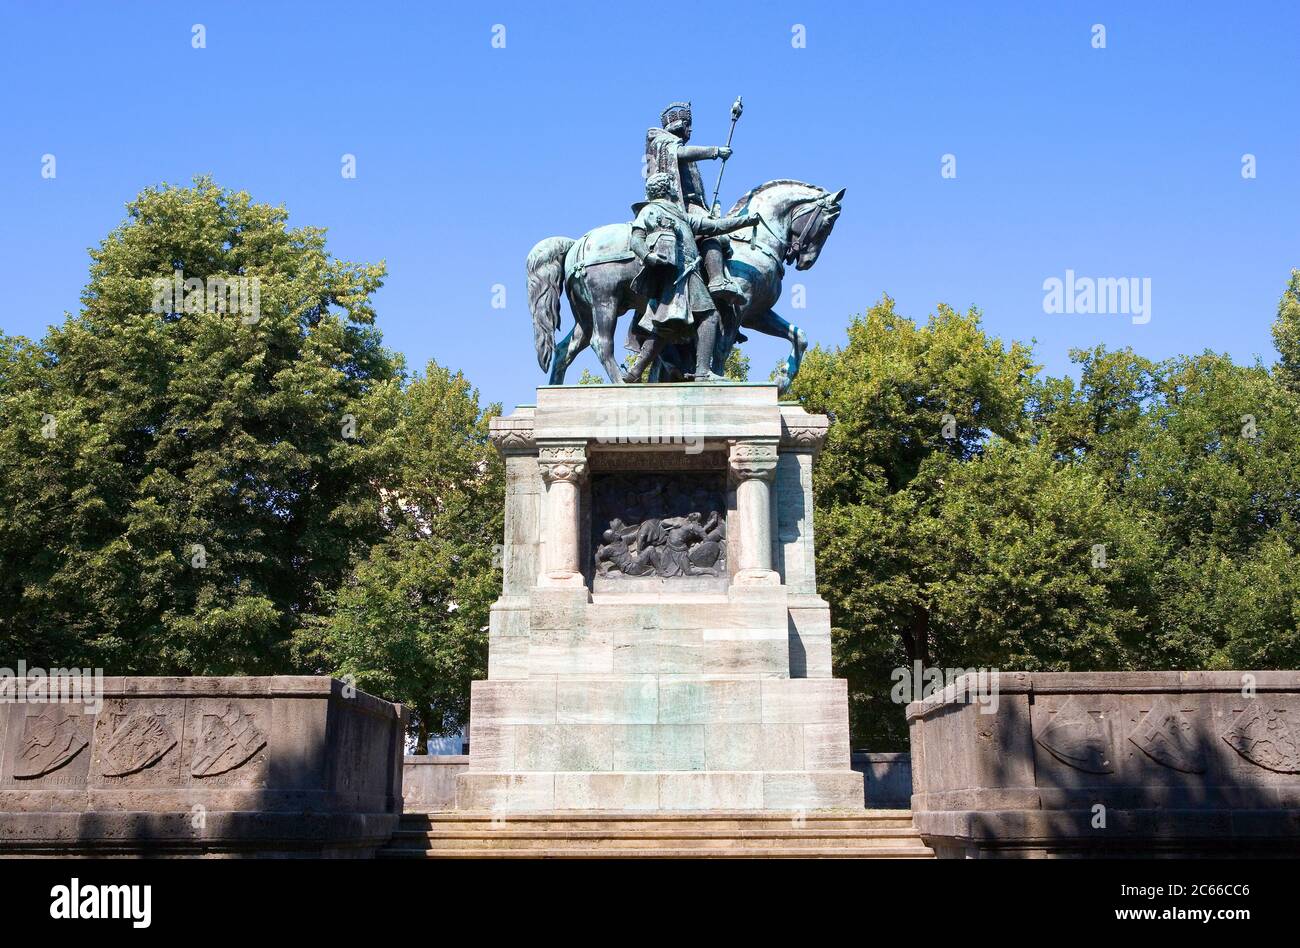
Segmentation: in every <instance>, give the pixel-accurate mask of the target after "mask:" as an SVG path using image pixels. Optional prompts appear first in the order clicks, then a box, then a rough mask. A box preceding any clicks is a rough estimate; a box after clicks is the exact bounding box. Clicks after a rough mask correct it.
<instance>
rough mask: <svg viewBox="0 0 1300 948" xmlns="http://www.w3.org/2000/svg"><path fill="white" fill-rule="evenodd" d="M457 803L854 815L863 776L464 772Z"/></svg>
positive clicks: (501, 808) (496, 808) (508, 809)
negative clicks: (841, 812) (844, 812)
mask: <svg viewBox="0 0 1300 948" xmlns="http://www.w3.org/2000/svg"><path fill="white" fill-rule="evenodd" d="M456 804H457V807H458V808H459V809H473V810H491V811H493V812H498V813H512V812H531V811H549V810H611V811H628V810H780V811H783V812H791V811H800V810H839V809H851V808H854V807H856V808H859V809H860V808H861V807H862V778H861V776H860V775H858V774H856V773H854V772H852V771H848V772H845V771H840V770H836V771H806V770H800V771H766V772H761V771H744V770H730V771H729V770H707V771H698V772H691V771H661V772H658V773H644V772H636V773H633V772H611V773H576V772H572V771H570V772H554V773H527V774H521V773H468V774H462V775H461V776H460V785H459V788H458V790H457V797H456Z"/></svg>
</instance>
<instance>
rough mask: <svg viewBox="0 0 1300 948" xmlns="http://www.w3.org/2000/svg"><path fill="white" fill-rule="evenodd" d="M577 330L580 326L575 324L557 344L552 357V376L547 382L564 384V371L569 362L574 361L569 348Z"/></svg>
mask: <svg viewBox="0 0 1300 948" xmlns="http://www.w3.org/2000/svg"><path fill="white" fill-rule="evenodd" d="M577 331H578V327H577V325H575V326H574V327H573V328H572V329H570V330H569V334H568V335H567V336H565V337H564V338H563V339H561V340H560V342H559V343H557V344H556V346H555V355H553V356H552V357H551V377H550V378H549V379H548V380H547V384H550V385H563V384H564V372H565V370H566V369H568V367H569V364H570V363H571V362H573V356H572V355H570V354H569V350H570V348H571V347H572V345H573V334H574V333H575V332H577Z"/></svg>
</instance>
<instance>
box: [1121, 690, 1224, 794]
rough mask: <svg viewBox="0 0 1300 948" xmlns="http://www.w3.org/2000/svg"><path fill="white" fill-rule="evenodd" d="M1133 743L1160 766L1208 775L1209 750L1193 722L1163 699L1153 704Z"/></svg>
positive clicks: (1132, 738)
mask: <svg viewBox="0 0 1300 948" xmlns="http://www.w3.org/2000/svg"><path fill="white" fill-rule="evenodd" d="M1129 740H1130V741H1132V742H1133V743H1134V744H1136V745H1137V746H1138V748H1139V749H1140V750H1141V751H1142V753H1144V754H1146V755H1147V756H1148V757H1150V758H1151V759H1152V760H1154V761H1155V762H1156V763H1158V764H1164V765H1165V766H1166V767H1169V768H1171V769H1173V770H1180V771H1182V772H1183V773H1186V774H1199V773H1204V772H1205V767H1206V764H1205V750H1204V748H1202V747H1201V746H1200V744H1199V743H1198V742H1197V738H1196V733H1195V731H1194V730H1193V729H1192V725H1191V722H1190V721H1188V720H1187V719H1186V718H1185V717H1183V715H1182V714H1181V713H1179V712H1178V710H1177V709H1175V708H1174V706H1173V705H1172V704H1170V702H1169V699H1168V698H1166V697H1164V696H1163V695H1162V696H1161V697H1159V698H1156V700H1155V701H1153V702H1152V704H1151V710H1150V711H1148V712H1147V713H1146V715H1145V716H1144V717H1143V718H1142V720H1141V722H1140V723H1139V724H1138V726H1137V729H1136V730H1134V732H1133V733H1132V734H1130V735H1129Z"/></svg>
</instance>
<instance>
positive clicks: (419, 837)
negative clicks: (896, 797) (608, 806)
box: [392, 828, 922, 849]
mask: <svg viewBox="0 0 1300 948" xmlns="http://www.w3.org/2000/svg"><path fill="white" fill-rule="evenodd" d="M559 841H562V842H563V843H564V844H565V845H566V846H575V847H576V846H581V847H584V848H585V847H598V848H599V847H609V848H616V849H625V848H638V847H652V848H661V847H663V846H681V847H699V848H708V847H712V846H718V845H722V846H763V847H770V846H827V845H831V844H832V843H840V842H842V843H845V844H847V845H850V846H858V847H878V846H898V845H910V844H912V843H915V844H916V845H918V846H919V845H922V843H921V841H920V838H919V837H918V836H917V835H916V831H915V830H911V829H902V828H900V829H883V830H823V831H818V832H808V831H800V830H790V829H787V830H676V831H654V830H650V831H641V832H626V831H623V832H620V831H606V832H601V831H595V832H590V831H588V832H583V831H579V830H567V831H555V830H550V831H543V832H529V831H523V832H521V831H519V830H499V831H496V832H490V833H483V832H451V831H447V832H437V831H435V832H428V833H422V832H418V831H409V832H400V833H398V834H396V835H395V836H394V838H393V842H392V845H393V846H395V847H398V848H416V849H427V848H442V847H446V846H453V845H459V846H464V847H467V848H473V847H486V848H497V847H504V848H538V847H543V848H544V847H547V846H554V845H555V844H556V843H557V842H559Z"/></svg>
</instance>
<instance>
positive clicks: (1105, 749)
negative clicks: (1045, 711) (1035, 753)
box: [1037, 698, 1115, 774]
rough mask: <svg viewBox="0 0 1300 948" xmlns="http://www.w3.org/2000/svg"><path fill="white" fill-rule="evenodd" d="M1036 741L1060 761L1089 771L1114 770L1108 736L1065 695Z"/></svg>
mask: <svg viewBox="0 0 1300 948" xmlns="http://www.w3.org/2000/svg"><path fill="white" fill-rule="evenodd" d="M1037 740H1038V744H1039V745H1040V746H1041V747H1043V748H1044V749H1045V750H1047V751H1048V753H1050V754H1051V755H1052V756H1053V757H1055V758H1056V759H1057V760H1059V761H1060V762H1061V763H1063V764H1066V765H1068V766H1070V767H1073V768H1074V769H1075V770H1082V771H1083V772H1084V773H1089V774H1109V773H1114V772H1115V767H1114V766H1113V765H1112V763H1111V759H1110V735H1109V734H1108V733H1107V732H1106V731H1105V730H1104V729H1103V728H1102V725H1101V722H1100V721H1099V720H1098V719H1097V718H1096V717H1094V716H1093V715H1091V714H1089V713H1088V711H1087V710H1086V709H1085V708H1083V707H1082V706H1081V705H1080V704H1079V703H1078V702H1077V701H1076V700H1075V699H1074V698H1067V699H1066V701H1065V703H1064V704H1063V705H1061V707H1060V709H1059V710H1057V712H1056V713H1055V714H1053V715H1052V716H1051V718H1050V719H1049V720H1048V722H1047V726H1046V727H1044V728H1043V732H1042V733H1041V734H1040V735H1039V736H1038V738H1037Z"/></svg>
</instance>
